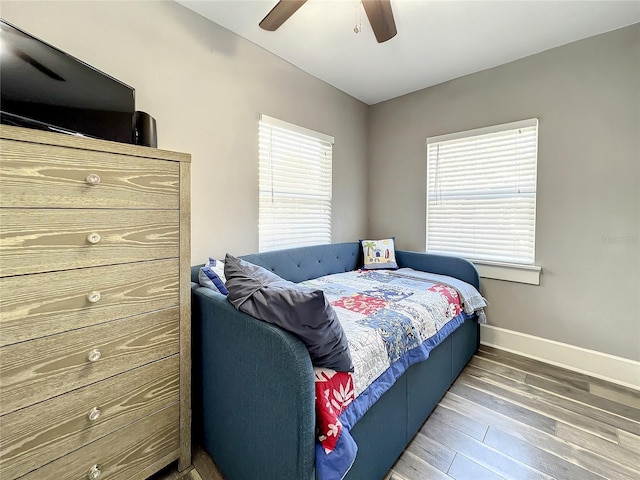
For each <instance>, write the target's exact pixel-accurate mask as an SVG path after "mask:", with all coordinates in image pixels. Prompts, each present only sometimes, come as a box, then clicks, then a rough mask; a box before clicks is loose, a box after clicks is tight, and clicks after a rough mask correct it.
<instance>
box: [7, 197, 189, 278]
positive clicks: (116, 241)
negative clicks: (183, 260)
mask: <svg viewBox="0 0 640 480" xmlns="http://www.w3.org/2000/svg"><path fill="white" fill-rule="evenodd" d="M0 232H1V234H0V268H1V272H0V275H1V276H3V277H4V276H9V275H18V274H27V273H38V272H43V271H45V272H46V271H55V270H69V269H73V268H82V267H95V266H99V265H111V264H122V263H128V262H139V261H145V260H154V259H160V258H172V257H176V258H177V257H178V255H179V236H180V228H179V213H178V211H177V210H122V211H115V210H56V209H48V210H47V209H38V210H28V209H11V208H1V209H0Z"/></svg>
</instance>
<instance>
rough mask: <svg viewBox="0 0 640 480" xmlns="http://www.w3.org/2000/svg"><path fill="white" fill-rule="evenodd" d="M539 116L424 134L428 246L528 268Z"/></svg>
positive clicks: (532, 248) (532, 236) (532, 244)
mask: <svg viewBox="0 0 640 480" xmlns="http://www.w3.org/2000/svg"><path fill="white" fill-rule="evenodd" d="M537 151H538V120H537V119H530V120H524V121H521V122H513V123H509V124H503V125H497V126H494V127H488V128H483V129H477V130H470V131H466V132H460V133H454V134H450V135H441V136H438V137H432V138H428V139H427V251H428V252H431V253H443V254H449V255H459V256H463V257H466V258H468V259H471V260H480V261H482V260H485V261H490V262H499V263H515V264H523V265H533V263H534V253H535V220H536V218H535V217H536V170H537Z"/></svg>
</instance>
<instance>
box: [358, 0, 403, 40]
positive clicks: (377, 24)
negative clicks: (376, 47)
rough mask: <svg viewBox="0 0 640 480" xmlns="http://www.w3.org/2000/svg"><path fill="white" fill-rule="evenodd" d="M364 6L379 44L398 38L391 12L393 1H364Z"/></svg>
mask: <svg viewBox="0 0 640 480" xmlns="http://www.w3.org/2000/svg"><path fill="white" fill-rule="evenodd" d="M362 6H363V7H364V11H365V12H366V13H367V17H369V23H370V24H371V28H372V29H373V33H374V35H375V36H376V40H378V43H382V42H386V41H387V40H390V39H391V38H393V37H395V36H396V33H398V31H397V30H396V22H395V20H394V19H393V12H392V11H391V0H362Z"/></svg>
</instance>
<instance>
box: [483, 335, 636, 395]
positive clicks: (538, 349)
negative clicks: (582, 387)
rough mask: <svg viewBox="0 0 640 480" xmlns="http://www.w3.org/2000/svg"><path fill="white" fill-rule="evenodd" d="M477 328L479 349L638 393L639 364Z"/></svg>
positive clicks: (562, 344) (591, 351)
mask: <svg viewBox="0 0 640 480" xmlns="http://www.w3.org/2000/svg"><path fill="white" fill-rule="evenodd" d="M480 327H481V328H480V343H481V344H482V345H487V346H489V347H495V348H499V349H501V350H506V351H507V352H511V353H516V354H518V355H522V356H524V357H529V358H532V359H534V360H540V361H542V362H546V363H550V364H552V365H556V366H558V367H563V368H566V369H567V370H573V371H575V372H579V373H583V374H585V375H591V376H592V377H596V378H600V379H602V380H606V381H608V382H613V383H617V384H620V385H623V386H625V387H629V388H633V389H636V390H640V362H637V361H634V360H629V359H627V358H622V357H616V356H614V355H609V354H607V353H602V352H597V351H595V350H588V349H586V348H581V347H576V346H573V345H569V344H567V343H561V342H556V341H554V340H547V339H546V338H541V337H534V336H533V335H528V334H526V333H520V332H515V331H513V330H507V329H504V328H500V327H494V326H491V325H481V326H480Z"/></svg>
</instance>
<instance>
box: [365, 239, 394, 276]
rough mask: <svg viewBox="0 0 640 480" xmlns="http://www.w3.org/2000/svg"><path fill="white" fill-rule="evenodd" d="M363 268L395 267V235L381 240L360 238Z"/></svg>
mask: <svg viewBox="0 0 640 480" xmlns="http://www.w3.org/2000/svg"><path fill="white" fill-rule="evenodd" d="M360 245H361V246H362V254H363V256H364V265H363V267H362V268H364V269H365V270H377V269H381V268H386V269H396V268H398V264H397V263H396V250H395V237H391V238H384V239H382V240H360Z"/></svg>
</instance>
